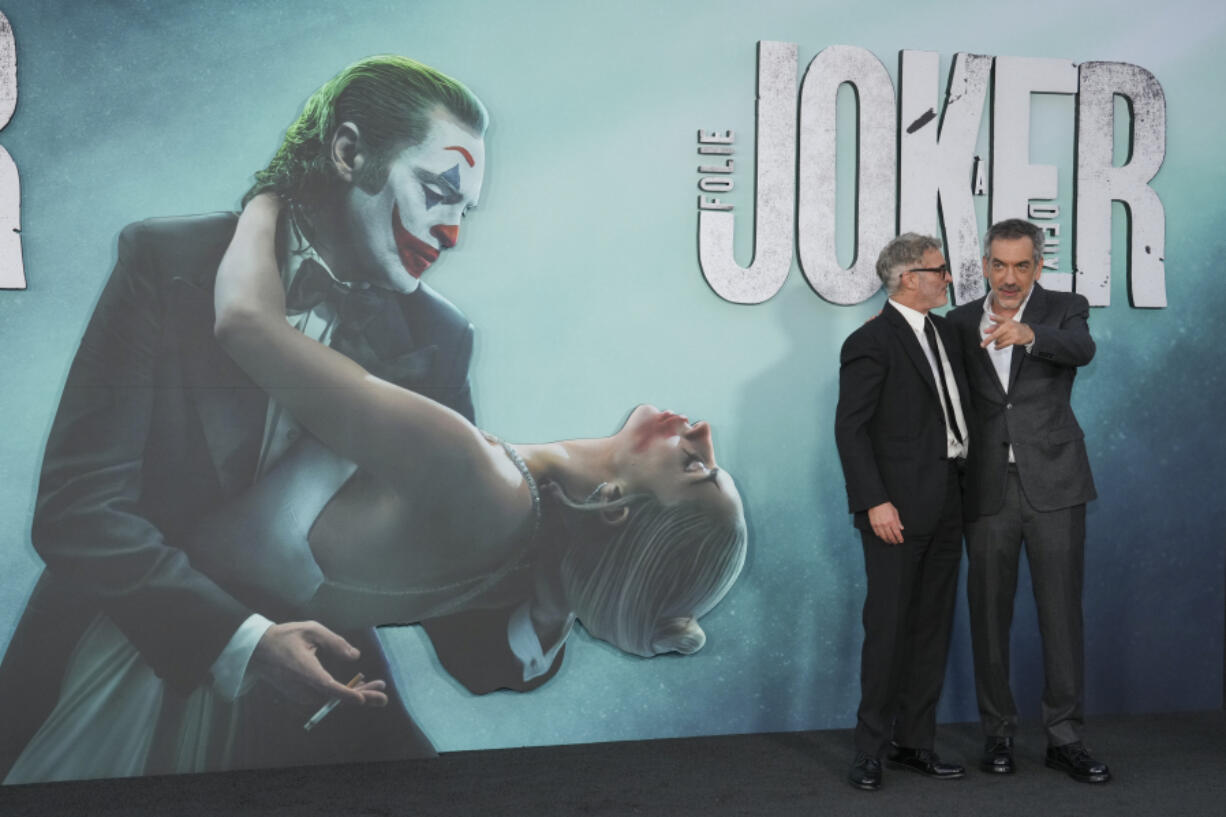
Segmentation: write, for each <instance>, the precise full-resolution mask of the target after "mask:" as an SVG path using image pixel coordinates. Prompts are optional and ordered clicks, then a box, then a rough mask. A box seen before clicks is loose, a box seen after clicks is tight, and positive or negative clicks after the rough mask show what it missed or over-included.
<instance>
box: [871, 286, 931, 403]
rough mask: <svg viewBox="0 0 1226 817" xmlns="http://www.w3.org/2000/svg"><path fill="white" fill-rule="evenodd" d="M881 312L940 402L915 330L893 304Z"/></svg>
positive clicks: (929, 366) (926, 357)
mask: <svg viewBox="0 0 1226 817" xmlns="http://www.w3.org/2000/svg"><path fill="white" fill-rule="evenodd" d="M887 303H888V301H887ZM882 314H883V315H884V316H885V318H886V321H887V322H888V323H889V326H890V328H891V329H893V330H894V334H895V335H897V336H898V341H899V342H900V343H901V344H902V348H903V349H905V350H906V352H907V357H909V358H911V362H912V363H913V364H915V368H916V369H917V370H918V371H919V374H920V377H922V378H923V380H924V382H925V383H927V384H928V390H929V391H931V392H932V396H933V397H935V398H936V400H937V402H938V403H939V402H941V393H940V392H939V391H937V381H936V378H935V377H934V376H933V374H932V366H931V365H930V364H929V363H928V356H927V355H925V354H924V350H923V349H922V348H921V347H920V345H919V339H918V338H917V337H915V332H914V331H913V330H912V329H911V325H910V324H908V323H907V319H906V318H904V317H903V316H902V313H901V312H899V311H898V310H897V309H895V308H894V307H893V306H890V307H888V308H886V309H884V310H882Z"/></svg>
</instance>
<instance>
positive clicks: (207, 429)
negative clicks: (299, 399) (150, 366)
mask: <svg viewBox="0 0 1226 817" xmlns="http://www.w3.org/2000/svg"><path fill="white" fill-rule="evenodd" d="M169 309H170V316H169V319H170V320H172V321H175V323H176V327H177V328H176V334H177V336H178V338H179V341H180V343H181V344H182V345H181V348H180V354H179V365H180V367H181V369H182V373H183V385H184V388H185V390H186V391H187V392H188V394H189V395H190V397H191V402H192V404H193V405H194V406H195V408H196V412H197V414H198V415H199V417H200V423H201V426H202V428H203V430H204V437H205V441H206V442H207V445H208V451H209V457H210V459H211V460H212V461H213V467H214V468H215V469H216V470H217V479H218V482H219V483H220V484H221V488H222V491H223V492H225V493H227V494H229V493H233V492H234V491H236V490H239V489H241V488H243V487H246V486H247V485H248V484H250V482H251V480H252V479H254V477H255V469H256V461H257V459H258V457H259V448H260V441H261V438H262V436H263V432H264V420H265V415H266V414H267V411H268V398H267V396H266V395H265V394H264V392H263V391H261V390H260V389H259V388H257V387H256V386H255V384H253V383H252V382H251V380H250V379H249V378H248V377H247V375H246V374H244V373H243V371H242V370H241V369H240V368H239V367H238V365H237V364H236V363H235V362H234V361H233V360H231V359H230V357H229V356H228V355H226V353H225V352H224V351H223V350H222V348H221V347H220V346H219V345H218V344H217V342H216V340H215V339H214V338H213V294H212V293H211V292H210V291H209V290H207V289H202V288H201V287H198V286H196V285H195V284H192V283H191V282H189V281H187V280H186V279H184V278H175V279H174V280H173V281H172V282H171V303H170V307H169Z"/></svg>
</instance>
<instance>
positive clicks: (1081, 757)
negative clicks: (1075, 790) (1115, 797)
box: [1047, 741, 1111, 783]
mask: <svg viewBox="0 0 1226 817" xmlns="http://www.w3.org/2000/svg"><path fill="white" fill-rule="evenodd" d="M1047 766H1048V767H1049V768H1052V769H1059V770H1060V771H1062V772H1067V773H1068V776H1069V777H1071V778H1073V779H1074V780H1077V781H1080V782H1082V783H1106V782H1107V781H1108V780H1110V779H1111V771H1110V770H1109V769H1108V768H1107V764H1106V763H1101V762H1099V761H1097V760H1095V759H1094V757H1093V756H1092V755H1091V754H1090V752H1089V750H1087V749H1086V747H1085V746H1084V745H1083V744H1082V743H1081V741H1078V742H1077V743H1067V744H1065V745H1064V746H1048V747H1047Z"/></svg>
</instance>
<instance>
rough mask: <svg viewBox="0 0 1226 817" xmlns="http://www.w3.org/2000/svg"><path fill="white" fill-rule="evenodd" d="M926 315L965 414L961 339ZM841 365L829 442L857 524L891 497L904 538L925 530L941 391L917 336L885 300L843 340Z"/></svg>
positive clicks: (933, 490)
mask: <svg viewBox="0 0 1226 817" xmlns="http://www.w3.org/2000/svg"><path fill="white" fill-rule="evenodd" d="M930 317H931V318H932V323H933V325H934V326H935V327H936V331H937V333H938V334H939V335H940V338H941V343H942V345H944V347H945V354H946V356H947V357H948V358H949V361H950V366H951V368H952V369H953V373H954V379H955V382H956V383H957V384H958V391H959V394H960V396H961V397H962V401H963V411H964V413H965V412H966V410H967V409H966V401H965V395H966V393H967V384H966V378H965V377H964V376H963V371H962V364H961V359H962V353H961V344H960V343H959V341H958V338H957V336H956V334H955V333H954V332H953V330H952V329H951V328H950V327H949V325H948V323H947V322H946V321H945V320H944V319H943V318H942V317H940V316H939V315H930ZM839 362H840V367H839V402H838V407H837V408H836V410H835V427H834V432H835V443H836V444H837V445H838V450H839V458H840V460H841V461H842V464H843V476H844V478H845V479H846V481H847V501H848V507H849V509H850V510H851V512H852V513H854V514H855V524H856V527H857V528H860V529H861V530H868V529H869V524H868V510H869V508H872V507H873V506H875V505H880V504H881V503H882V502H886V501H889V502H892V503H894V507H895V508H897V509H898V516H899V519H900V520H901V521H902V524H903V527H904V529H905V530H904V532H905V533H906V534H907V535H908V536H912V535H914V536H923V535H926V534H928V533H931V532H932V530H933V529H934V528H935V527H936V524H937V520H938V518H939V516H940V514H941V509H942V508H943V507H944V503H945V488H946V485H947V483H948V479H947V475H948V473H949V461H948V456H947V451H948V443H947V440H946V431H945V416H944V413H943V411H942V409H941V395H940V392H938V391H937V383H936V378H934V377H933V374H932V367H931V366H929V365H928V358H927V357H926V356H925V355H924V350H923V348H922V347H921V346H920V341H919V339H918V338H916V336H915V333H914V332H913V331H912V330H911V327H910V325H909V324H908V323H907V321H906V319H905V318H904V317H903V316H902V313H900V312H899V311H898V310H897V309H895V308H894V307H893V306H892V305H891V304H890V302H889V301H886V306H885V307H884V308H883V309H882V310H881V314H880V315H879V316H878V317H876V318H874V319H873V320H870V321H869V322H868V323H866V324H864V325H863V326H861V327H860V328H859V329H857V330H856V331H855V332H852V333H851V335H849V336H848V338H847V340H846V341H844V343H843V350H842V352H841V353H840V355H839ZM971 445H972V450H973V446H974V442H973V441H972V443H971Z"/></svg>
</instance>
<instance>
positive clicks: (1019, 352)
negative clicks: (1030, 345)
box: [1009, 282, 1050, 391]
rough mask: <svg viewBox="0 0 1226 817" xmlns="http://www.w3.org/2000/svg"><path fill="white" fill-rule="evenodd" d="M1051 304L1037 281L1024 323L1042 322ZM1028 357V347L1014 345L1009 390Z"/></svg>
mask: <svg viewBox="0 0 1226 817" xmlns="http://www.w3.org/2000/svg"><path fill="white" fill-rule="evenodd" d="M1049 307H1050V304H1049V303H1048V300H1047V293H1046V292H1044V291H1043V288H1042V287H1041V286H1039V285H1038V283H1037V282H1036V283H1035V285H1034V290H1033V291H1032V292H1031V293H1030V300H1029V301H1027V302H1026V310H1025V311H1024V312H1023V313H1022V323H1026V324H1030V325H1032V326H1033V325H1035V324H1041V323H1043V321H1044V320H1046V319H1047V312H1048V309H1049ZM1025 359H1026V347H1024V346H1014V347H1013V357H1012V358H1011V359H1010V361H1009V390H1010V391H1012V390H1013V384H1014V383H1016V382H1017V375H1018V372H1020V371H1021V370H1022V361H1024V360H1025Z"/></svg>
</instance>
